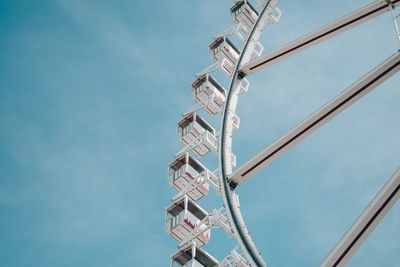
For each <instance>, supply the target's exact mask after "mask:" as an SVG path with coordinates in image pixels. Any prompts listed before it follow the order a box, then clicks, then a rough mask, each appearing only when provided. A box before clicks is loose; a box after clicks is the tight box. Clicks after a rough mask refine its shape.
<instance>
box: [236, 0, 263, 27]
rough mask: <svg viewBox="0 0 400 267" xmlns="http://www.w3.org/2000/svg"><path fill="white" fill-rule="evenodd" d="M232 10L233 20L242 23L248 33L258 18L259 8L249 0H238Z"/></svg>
mask: <svg viewBox="0 0 400 267" xmlns="http://www.w3.org/2000/svg"><path fill="white" fill-rule="evenodd" d="M230 11H231V17H232V19H233V21H234V22H236V23H241V24H242V25H243V26H244V27H245V28H246V34H248V33H249V32H250V30H251V29H252V28H253V25H254V23H255V22H256V20H257V19H258V12H257V10H256V9H255V8H254V7H253V6H252V5H251V4H250V3H249V2H247V0H242V1H239V2H236V3H235V4H234V5H233V6H232V7H231V9H230Z"/></svg>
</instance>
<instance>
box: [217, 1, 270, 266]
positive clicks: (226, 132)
mask: <svg viewBox="0 0 400 267" xmlns="http://www.w3.org/2000/svg"><path fill="white" fill-rule="evenodd" d="M270 2H271V0H268V2H266V4H265V5H264V7H263V9H262V11H261V13H260V15H259V17H258V19H257V21H256V22H255V24H254V26H253V28H252V30H251V32H250V33H249V36H248V37H247V40H246V42H245V44H244V47H243V50H242V53H241V54H240V57H239V60H238V62H237V64H236V66H235V70H234V72H233V74H232V78H231V81H230V85H229V90H228V96H227V99H226V104H225V108H224V112H223V115H222V120H221V140H220V149H219V163H220V168H219V169H220V182H221V185H222V186H221V190H222V195H223V200H224V205H225V209H226V211H227V214H228V217H229V221H230V222H231V224H232V225H231V227H232V228H233V230H234V235H235V238H236V239H237V240H238V242H239V244H240V246H241V248H242V250H243V252H244V254H245V255H246V258H247V259H248V260H249V262H250V264H251V265H252V266H267V264H266V263H265V261H264V260H263V258H262V257H261V255H260V253H259V252H258V250H257V248H256V246H255V244H254V242H253V240H252V239H251V237H250V234H249V232H248V230H247V227H246V224H245V222H244V220H243V217H242V214H241V212H240V209H239V203H238V200H237V195H236V193H235V192H234V191H232V189H231V188H230V186H229V181H228V175H229V174H230V173H231V172H232V167H231V166H232V165H231V151H232V132H233V128H232V123H233V116H234V115H235V110H236V104H237V100H238V96H239V91H240V83H241V79H242V78H243V77H240V76H239V69H240V67H241V66H242V65H243V64H245V63H247V62H248V61H249V60H250V58H251V55H252V54H253V50H254V48H255V43H256V41H257V40H258V38H259V37H260V35H261V33H262V31H263V29H264V27H265V26H266V24H267V17H268V11H270V10H271V9H270Z"/></svg>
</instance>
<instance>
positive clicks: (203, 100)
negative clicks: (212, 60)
mask: <svg viewBox="0 0 400 267" xmlns="http://www.w3.org/2000/svg"><path fill="white" fill-rule="evenodd" d="M190 91H191V94H192V97H193V99H194V100H195V101H196V102H197V103H199V104H201V105H202V106H203V107H204V109H205V110H206V111H207V112H208V113H209V114H211V115H215V114H216V113H220V112H221V110H222V108H223V106H224V103H225V99H226V90H225V88H224V87H222V85H220V84H219V82H217V81H216V80H215V79H214V78H213V77H212V76H211V75H210V74H208V73H207V74H203V75H201V76H200V77H199V78H197V80H195V81H194V82H193V83H192V85H191V89H190Z"/></svg>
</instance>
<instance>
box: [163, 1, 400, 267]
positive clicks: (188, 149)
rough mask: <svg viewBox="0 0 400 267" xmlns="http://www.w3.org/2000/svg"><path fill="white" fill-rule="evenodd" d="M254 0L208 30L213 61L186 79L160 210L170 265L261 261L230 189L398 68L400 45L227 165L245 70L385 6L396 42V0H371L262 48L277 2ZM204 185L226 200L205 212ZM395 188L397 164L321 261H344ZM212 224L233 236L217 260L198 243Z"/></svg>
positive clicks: (238, 4) (399, 179) (399, 184)
mask: <svg viewBox="0 0 400 267" xmlns="http://www.w3.org/2000/svg"><path fill="white" fill-rule="evenodd" d="M255 2H256V3H255V4H251V3H250V2H249V1H247V0H239V1H234V4H233V6H232V7H231V8H230V15H231V17H232V19H233V21H234V23H235V24H234V26H232V27H230V28H229V29H227V30H225V31H223V32H222V33H220V34H218V35H216V36H214V40H213V42H212V43H211V44H210V45H209V54H210V57H211V59H212V61H213V62H214V63H213V64H212V65H211V66H209V67H208V68H206V69H205V70H203V71H201V72H200V73H198V74H197V75H196V77H195V81H194V82H192V84H191V95H192V97H193V100H194V101H195V102H196V105H195V106H194V107H193V108H191V109H190V110H189V111H188V112H185V113H184V114H183V118H182V119H181V120H180V121H179V122H178V123H177V134H178V139H179V141H180V142H181V143H182V144H183V145H184V147H183V148H182V149H181V150H180V151H179V152H178V153H176V154H175V155H174V160H173V161H172V162H171V163H170V164H169V165H168V181H169V184H170V185H171V186H172V187H173V188H174V189H176V190H177V191H178V194H177V195H176V196H175V197H173V198H172V203H171V205H170V206H168V207H167V208H166V211H165V212H166V213H165V225H166V231H167V233H168V235H170V236H171V237H173V238H174V239H175V240H176V241H177V242H178V251H177V252H176V253H175V254H173V255H171V266H174V265H178V266H184V267H201V266H204V267H212V266H221V267H225V266H238V267H245V266H267V264H266V263H265V261H264V259H263V258H262V257H261V255H260V253H259V252H258V250H257V248H256V246H255V244H254V242H253V241H252V239H251V237H250V234H249V232H248V231H247V228H246V224H245V222H244V219H243V217H242V215H241V212H240V208H239V207H240V205H239V198H238V195H237V193H236V191H235V188H236V187H237V186H239V185H240V184H241V183H243V182H244V181H246V180H248V179H249V178H251V177H252V176H253V175H254V174H256V173H257V172H258V171H260V170H261V169H262V168H264V167H265V166H267V165H268V164H270V163H271V162H272V161H273V160H275V159H276V158H278V157H279V156H281V155H282V154H283V153H284V152H286V151H287V150H289V149H290V148H292V147H293V146H294V145H296V144H297V143H298V142H300V141H301V140H303V139H304V138H305V137H307V136H308V135H309V134H311V133H312V132H314V131H315V130H317V129H318V128H319V127H321V126H322V125H324V124H325V123H326V122H328V121H329V120H330V119H332V118H333V117H335V116H336V115H338V114H339V113H340V112H342V111H343V110H345V109H346V108H347V107H349V106H350V105H352V104H353V103H355V102H356V101H357V100H359V99H360V98H361V97H362V96H364V95H365V94H367V93H368V92H370V91H371V90H373V89H374V88H376V87H377V86H378V85H380V84H381V83H382V82H384V81H385V80H387V79H388V78H390V77H391V76H392V75H394V74H395V73H396V72H397V71H399V70H400V49H399V50H398V51H396V52H395V53H394V54H393V55H392V56H390V57H389V58H387V59H386V60H385V61H383V62H382V63H381V64H380V65H378V66H377V67H375V68H374V69H372V70H371V71H370V72H368V73H367V74H365V75H364V76H363V77H361V78H360V79H359V80H358V81H356V82H354V83H353V84H352V85H350V86H349V87H348V88H347V89H345V90H344V91H342V92H341V93H340V94H339V95H338V96H336V97H335V98H333V99H332V100H331V101H329V102H328V103H327V104H325V105H324V106H322V107H321V108H320V109H318V110H317V111H315V112H314V113H313V114H311V115H310V116H309V117H307V118H306V119H305V120H303V121H302V122H300V123H299V124H298V125H296V126H295V127H294V128H292V129H291V130H289V131H288V132H286V133H285V134H284V135H283V136H281V137H280V138H278V139H277V140H276V141H275V142H273V143H272V144H270V145H269V146H267V147H266V148H264V149H263V150H262V151H261V152H260V153H258V154H257V155H255V156H254V157H252V158H251V159H250V160H249V161H247V162H246V163H244V164H243V165H242V166H240V167H238V168H236V169H235V170H233V168H235V167H236V156H235V155H234V154H233V153H232V137H233V132H234V131H235V130H238V129H239V124H240V119H239V117H238V116H237V115H236V106H237V102H238V98H239V96H240V95H241V94H244V93H246V92H247V90H248V88H249V81H248V80H247V79H246V77H247V76H249V75H251V74H253V73H255V72H257V71H260V70H262V69H264V68H266V67H268V66H270V65H272V64H275V63H277V62H279V61H281V60H284V59H286V58H288V57H290V56H292V55H294V54H296V53H299V52H301V51H303V50H305V49H307V48H310V47H312V46H314V45H316V44H318V43H321V42H323V41H325V40H327V39H329V38H332V37H334V36H336V35H338V34H340V33H342V32H344V31H347V30H349V29H351V28H353V27H355V26H357V25H360V24H362V23H364V22H366V21H369V20H371V19H373V18H375V17H377V16H379V15H382V14H384V13H387V12H390V13H391V15H392V19H393V23H394V27H395V33H396V38H397V41H398V43H399V48H400V33H399V28H398V25H397V20H398V18H399V15H396V13H395V8H396V7H398V6H400V0H391V1H390V0H377V1H373V2H372V3H370V4H369V5H366V6H364V7H362V8H360V9H357V10H355V11H353V12H352V13H350V14H347V15H345V16H343V17H341V18H339V19H337V20H335V21H334V22H332V23H330V24H327V25H325V26H323V27H321V28H319V29H317V30H315V31H313V32H311V33H309V34H306V35H304V36H302V37H300V38H298V39H296V40H294V41H292V42H289V43H287V44H286V45H283V46H282V47H279V48H278V49H275V50H273V51H271V52H269V53H267V54H265V55H262V51H263V46H262V44H261V43H260V42H259V41H258V40H259V38H260V36H261V34H262V32H263V30H264V28H265V27H266V26H267V25H268V24H274V23H277V22H278V21H279V18H280V16H281V14H282V13H281V11H280V10H279V8H278V7H277V4H278V2H279V0H265V1H262V0H255ZM234 36H236V37H237V38H239V40H241V41H242V42H243V47H242V49H239V48H238V47H237V46H236V45H235V43H234V42H233V41H232V38H236V37H234ZM214 71H222V72H223V73H224V74H226V75H227V76H228V77H229V78H230V84H229V86H228V87H227V88H228V90H226V89H225V88H224V87H223V86H222V85H221V84H220V83H219V82H218V81H217V80H216V79H215V78H214V77H213V76H212V73H213V72H214ZM200 109H203V110H205V111H206V112H207V113H208V114H209V115H211V116H215V115H217V114H218V115H220V116H221V127H220V130H219V131H216V130H215V129H214V128H213V127H212V126H211V125H210V124H209V123H208V122H207V121H206V120H205V119H204V118H202V117H201V116H200V115H199V114H198V112H197V111H199V110H200ZM210 151H215V152H216V153H217V155H218V157H219V167H218V168H217V169H216V170H215V171H210V170H209V169H207V168H206V167H205V166H204V165H202V164H201V162H200V161H199V159H200V158H202V157H203V156H205V155H206V154H207V153H209V152H210ZM210 188H213V189H214V190H215V191H216V192H217V194H218V195H221V196H222V198H223V203H224V205H223V207H222V208H220V209H213V210H212V211H211V212H207V211H205V210H204V209H203V208H202V207H200V205H199V204H198V203H197V201H198V200H199V199H201V198H202V197H204V196H206V195H207V194H208V192H209V190H210ZM399 189H400V168H399V169H398V170H397V171H396V172H395V173H394V174H393V176H392V177H391V178H390V179H389V180H388V181H387V182H386V184H385V185H384V186H383V187H382V189H381V190H380V191H379V192H378V194H377V195H376V196H375V198H374V199H373V200H372V201H371V202H370V203H369V205H368V206H367V208H366V209H365V210H364V211H363V213H362V214H361V215H360V216H359V217H358V219H357V220H356V221H355V222H354V223H353V225H352V226H351V227H350V229H349V230H348V231H347V232H346V233H345V234H344V236H343V237H342V239H341V240H340V241H339V242H338V243H337V244H336V246H335V247H334V248H333V249H332V250H331V252H330V253H329V254H328V255H327V257H326V258H325V259H324V260H323V261H322V263H321V264H320V266H344V265H345V264H346V262H347V261H348V260H349V259H350V258H351V257H352V255H353V254H354V253H355V252H356V251H357V249H358V248H359V247H360V246H361V245H362V243H363V242H364V241H365V239H366V238H367V237H368V235H369V234H370V233H371V232H372V231H373V230H374V228H375V227H376V226H377V225H378V223H379V222H380V221H381V220H382V218H383V217H384V216H385V215H386V213H387V212H388V211H389V210H390V208H391V207H392V206H393V205H394V203H395V202H396V201H397V199H398V198H399V196H400V192H399ZM215 226H219V227H221V228H222V229H224V230H225V231H226V232H227V233H228V236H230V237H234V238H235V239H236V240H237V242H238V245H237V246H236V247H235V248H234V249H233V250H232V251H231V252H230V253H229V254H228V255H227V256H226V257H225V258H224V259H223V260H222V261H218V260H216V259H215V258H214V257H213V256H211V255H210V254H209V253H208V252H206V251H205V250H204V249H202V246H203V245H205V244H207V243H208V242H210V234H211V229H212V228H214V227H215Z"/></svg>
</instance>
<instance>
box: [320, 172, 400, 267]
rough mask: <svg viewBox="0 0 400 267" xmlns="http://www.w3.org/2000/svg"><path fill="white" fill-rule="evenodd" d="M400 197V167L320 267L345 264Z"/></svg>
mask: <svg viewBox="0 0 400 267" xmlns="http://www.w3.org/2000/svg"><path fill="white" fill-rule="evenodd" d="M399 197H400V168H398V169H397V171H396V172H395V173H394V174H393V176H392V177H391V178H390V179H389V180H388V181H387V182H386V184H385V185H384V186H383V187H382V189H381V190H380V191H379V192H378V194H377V195H376V196H375V197H374V199H373V200H372V201H371V202H370V203H369V204H368V206H367V208H366V209H365V210H364V211H363V213H361V215H360V217H358V218H357V220H356V221H355V222H354V223H353V225H352V226H351V227H350V228H349V230H348V231H347V232H346V233H345V234H344V236H343V237H342V239H340V240H339V242H338V243H337V244H336V246H335V247H334V248H333V249H332V250H331V252H330V253H329V254H328V256H327V257H326V258H325V259H324V260H323V261H322V263H321V264H320V267H325V266H334V267H335V266H345V264H346V263H347V262H348V261H349V260H350V258H351V257H352V256H353V255H354V253H356V251H357V249H358V248H359V247H360V246H361V245H362V244H363V242H364V241H365V240H366V239H367V237H368V236H369V235H370V234H371V233H372V231H373V230H374V229H375V227H376V226H377V225H378V224H379V223H380V221H381V220H382V219H383V217H385V215H386V214H387V213H388V212H389V210H390V209H391V208H392V207H393V205H394V204H395V203H396V201H397V200H398V199H399Z"/></svg>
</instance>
